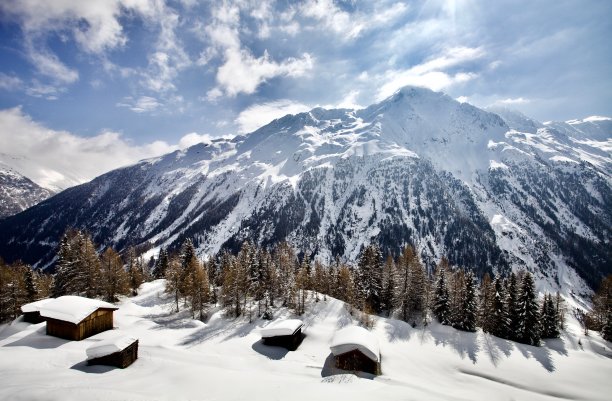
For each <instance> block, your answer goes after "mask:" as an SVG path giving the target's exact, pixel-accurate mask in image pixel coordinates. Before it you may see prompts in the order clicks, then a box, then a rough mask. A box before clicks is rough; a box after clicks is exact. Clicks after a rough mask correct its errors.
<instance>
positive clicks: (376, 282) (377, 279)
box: [356, 245, 382, 313]
mask: <svg viewBox="0 0 612 401" xmlns="http://www.w3.org/2000/svg"><path fill="white" fill-rule="evenodd" d="M356 285H357V292H358V294H357V295H358V296H359V299H360V304H361V303H364V304H365V305H368V306H369V307H370V308H371V309H372V310H373V311H374V312H375V313H380V312H381V295H382V255H381V253H380V248H378V246H376V245H368V246H367V247H365V248H364V249H363V251H362V252H361V256H360V257H359V271H358V275H357V282H356Z"/></svg>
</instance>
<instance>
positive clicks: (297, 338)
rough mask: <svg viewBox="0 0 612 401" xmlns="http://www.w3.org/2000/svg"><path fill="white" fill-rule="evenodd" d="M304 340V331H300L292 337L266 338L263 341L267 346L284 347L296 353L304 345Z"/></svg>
mask: <svg viewBox="0 0 612 401" xmlns="http://www.w3.org/2000/svg"><path fill="white" fill-rule="evenodd" d="M302 339H303V336H302V329H298V330H297V331H296V332H295V333H293V334H292V335H290V336H275V337H264V338H263V339H262V340H263V343H264V344H266V345H273V346H276V347H283V348H287V349H288V350H289V351H295V350H296V349H297V348H298V347H299V346H300V344H301V343H302Z"/></svg>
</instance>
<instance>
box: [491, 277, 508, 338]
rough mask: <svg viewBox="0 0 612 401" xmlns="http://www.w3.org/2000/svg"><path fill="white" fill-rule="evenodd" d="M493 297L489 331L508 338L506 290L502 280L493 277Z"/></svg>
mask: <svg viewBox="0 0 612 401" xmlns="http://www.w3.org/2000/svg"><path fill="white" fill-rule="evenodd" d="M493 290H494V292H493V298H492V302H491V311H490V314H491V318H490V322H491V326H490V333H491V334H493V335H494V336H497V337H500V338H508V336H509V334H510V316H509V315H508V308H507V304H506V299H507V295H506V291H505V289H504V285H503V283H502V280H501V279H500V278H499V277H496V278H495V281H494V283H493Z"/></svg>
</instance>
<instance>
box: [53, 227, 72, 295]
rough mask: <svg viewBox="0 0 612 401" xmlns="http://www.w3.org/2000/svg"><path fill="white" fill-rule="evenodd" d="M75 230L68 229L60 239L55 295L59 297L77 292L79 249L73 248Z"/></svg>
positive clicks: (56, 265)
mask: <svg viewBox="0 0 612 401" xmlns="http://www.w3.org/2000/svg"><path fill="white" fill-rule="evenodd" d="M75 235H76V233H75V231H74V230H68V231H66V232H65V233H64V235H63V236H62V239H61V240H60V244H59V249H58V251H57V263H56V264H55V282H54V289H53V295H54V296H55V297H59V296H62V295H67V294H75V293H77V283H76V266H75V263H76V259H77V255H76V253H77V250H73V244H74V243H75V242H76V241H75Z"/></svg>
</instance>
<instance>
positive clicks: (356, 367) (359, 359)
mask: <svg viewBox="0 0 612 401" xmlns="http://www.w3.org/2000/svg"><path fill="white" fill-rule="evenodd" d="M336 367H337V368H338V369H343V370H350V371H354V372H366V373H372V374H374V375H379V374H381V370H380V363H379V362H375V361H373V360H371V359H370V358H368V357H367V356H365V355H364V354H363V353H362V352H361V351H359V350H353V351H350V352H346V353H344V354H340V355H337V356H336Z"/></svg>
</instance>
